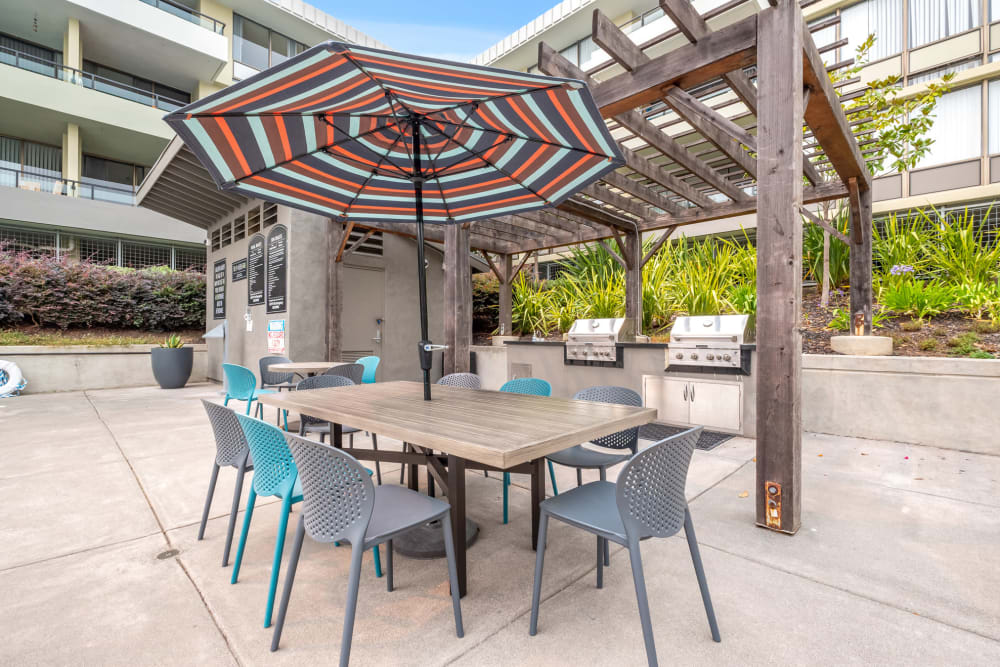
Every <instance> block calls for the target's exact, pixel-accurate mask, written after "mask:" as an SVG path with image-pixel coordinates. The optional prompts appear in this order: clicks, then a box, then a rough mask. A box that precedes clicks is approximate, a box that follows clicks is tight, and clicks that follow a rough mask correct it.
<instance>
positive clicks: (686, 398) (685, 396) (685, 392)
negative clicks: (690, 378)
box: [684, 385, 688, 401]
mask: <svg viewBox="0 0 1000 667" xmlns="http://www.w3.org/2000/svg"><path fill="white" fill-rule="evenodd" d="M684 400H685V401H686V400H688V386H687V385H684Z"/></svg>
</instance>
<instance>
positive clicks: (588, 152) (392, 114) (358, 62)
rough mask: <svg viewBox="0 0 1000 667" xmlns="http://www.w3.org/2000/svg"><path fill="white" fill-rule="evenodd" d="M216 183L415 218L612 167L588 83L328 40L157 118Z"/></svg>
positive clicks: (544, 202)
mask: <svg viewBox="0 0 1000 667" xmlns="http://www.w3.org/2000/svg"><path fill="white" fill-rule="evenodd" d="M165 120H166V122H167V123H168V124H169V125H170V126H171V128H173V129H174V130H175V131H176V132H177V134H179V135H180V136H181V138H182V139H183V140H184V143H185V144H187V146H188V147H189V148H190V149H191V151H192V152H193V153H194V154H195V155H196V156H197V157H198V159H199V160H200V161H201V162H202V164H204V165H205V167H206V168H207V169H208V171H209V173H211V174H212V177H213V178H214V179H215V182H216V184H217V185H218V186H219V187H220V188H222V189H231V190H236V191H238V192H240V193H241V194H244V195H247V196H249V197H254V198H258V199H263V200H267V201H272V202H276V203H278V204H285V205H287V206H292V207H295V208H300V209H304V210H308V211H312V212H314V213H318V214H320V215H324V216H327V217H330V218H333V219H335V220H343V221H345V222H346V221H353V222H357V223H362V224H363V223H366V222H367V223H403V222H406V223H409V222H416V223H417V225H416V227H417V248H418V250H417V252H418V254H419V257H418V266H419V267H420V272H419V287H420V303H421V309H420V310H421V322H420V325H421V341H420V343H419V349H420V351H421V355H420V357H421V368H422V369H423V371H424V382H425V397H428V398H429V396H430V393H429V392H430V389H429V385H430V365H431V360H430V357H431V354H430V351H431V349H435V348H436V347H437V346H432V344H431V343H430V342H429V341H428V340H427V338H428V335H427V307H426V302H427V296H426V282H425V278H424V272H423V268H422V267H423V265H424V261H423V252H424V247H423V246H424V244H423V236H424V223H429V224H454V223H464V222H468V221H471V220H477V219H483V218H490V217H495V216H499V215H508V214H511V213H517V212H522V211H530V210H534V209H539V208H544V207H546V206H552V205H555V204H558V203H559V202H561V201H562V200H564V199H566V198H567V197H569V196H570V195H571V194H573V193H575V192H576V191H578V190H579V189H581V188H582V187H584V186H586V185H588V184H589V183H591V182H593V181H595V180H597V179H598V178H600V177H601V176H602V175H603V174H605V173H607V172H608V171H610V170H612V169H615V168H617V167H619V166H621V164H622V163H623V159H622V157H621V153H620V152H619V150H618V147H617V145H616V143H615V141H614V140H613V139H612V137H611V135H610V133H609V132H608V130H607V128H606V127H605V125H604V121H603V120H602V119H601V115H600V113H599V112H598V110H597V107H596V105H595V104H594V101H593V98H592V97H591V96H590V92H589V91H588V89H587V88H586V86H585V85H584V84H583V83H582V82H580V81H575V80H571V79H559V78H553V77H546V76H540V75H535V74H524V73H520V72H510V71H506V70H500V69H494V68H489V67H480V66H477V65H469V64H463V63H454V62H447V61H443V60H438V59H434V58H424V57H420V56H412V55H404V54H399V53H393V52H389V51H381V50H377V49H369V48H365V47H360V46H355V45H352V44H342V43H338V42H327V43H324V44H320V45H318V46H315V47H313V48H311V49H309V50H307V51H304V52H303V53H301V54H299V55H298V56H295V57H294V58H291V59H289V60H286V61H285V62H283V63H280V64H278V65H276V66H274V67H272V68H271V69H268V70H267V71H264V72H261V73H260V74H257V75H255V76H253V77H251V78H249V79H245V80H243V81H240V82H239V83H237V84H235V85H233V86H230V87H229V88H226V89H225V90H222V91H219V92H218V93H215V94H214V95H210V96H209V97H206V98H204V99H202V100H199V101H197V102H194V103H193V104H190V105H188V106H186V107H184V108H182V109H179V110H177V111H175V112H172V113H170V114H168V115H167V116H166V117H165Z"/></svg>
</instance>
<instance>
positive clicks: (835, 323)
mask: <svg viewBox="0 0 1000 667" xmlns="http://www.w3.org/2000/svg"><path fill="white" fill-rule="evenodd" d="M891 319H892V318H891V317H890V316H889V315H888V314H886V313H885V312H884V311H882V310H879V309H876V310H875V312H873V313H872V329H881V328H882V327H884V326H885V323H886V322H888V321H889V320H891ZM826 328H827V329H833V330H835V331H850V330H851V314H850V313H849V312H847V311H846V310H845V309H843V308H834V310H833V319H832V320H830V322H829V323H828V324H827V325H826Z"/></svg>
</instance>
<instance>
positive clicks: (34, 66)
mask: <svg viewBox="0 0 1000 667" xmlns="http://www.w3.org/2000/svg"><path fill="white" fill-rule="evenodd" d="M0 63H2V64H5V65H12V66H14V67H17V68H19V69H23V70H27V71H29V72H34V73H35V74H41V75H42V76H48V77H51V78H53V79H59V80H60V81H66V82H68V83H73V84H76V85H78V86H83V87H84V88H90V89H91V90H96V91H98V92H101V93H107V94H108V95H114V96H115V97H120V98H122V99H125V100H131V101H133V102H138V103H139V104H143V105H145V106H148V107H155V108H157V109H160V110H162V111H174V110H175V109H180V108H181V107H182V106H184V105H186V104H187V102H185V101H183V100H175V99H172V98H170V97H166V96H164V95H161V94H158V93H153V92H150V91H148V90H142V89H141V88H135V87H133V86H128V85H126V84H124V83H121V82H119V81H114V80H113V79H107V78H105V77H102V76H98V75H96V74H91V73H89V72H84V71H82V70H78V69H75V68H73V67H67V66H66V65H63V64H61V63H57V62H54V61H51V60H44V59H42V58H38V57H36V56H32V55H29V54H27V53H24V52H23V51H18V50H16V49H11V48H8V47H5V46H0Z"/></svg>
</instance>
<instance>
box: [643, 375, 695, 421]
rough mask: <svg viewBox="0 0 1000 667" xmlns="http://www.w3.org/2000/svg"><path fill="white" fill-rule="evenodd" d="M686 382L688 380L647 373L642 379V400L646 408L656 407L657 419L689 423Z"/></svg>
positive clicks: (688, 390)
mask: <svg viewBox="0 0 1000 667" xmlns="http://www.w3.org/2000/svg"><path fill="white" fill-rule="evenodd" d="M688 384H689V382H688V380H681V379H676V378H665V377H656V376H653V375H647V376H646V377H645V378H644V381H643V390H644V393H645V397H644V400H643V402H644V403H645V405H646V407H648V408H656V410H657V416H656V420H657V421H661V422H667V423H669V424H690V423H691V421H690V419H689V414H688V408H689V406H690V402H689V400H688V393H689V392H690V389H689V387H688Z"/></svg>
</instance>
